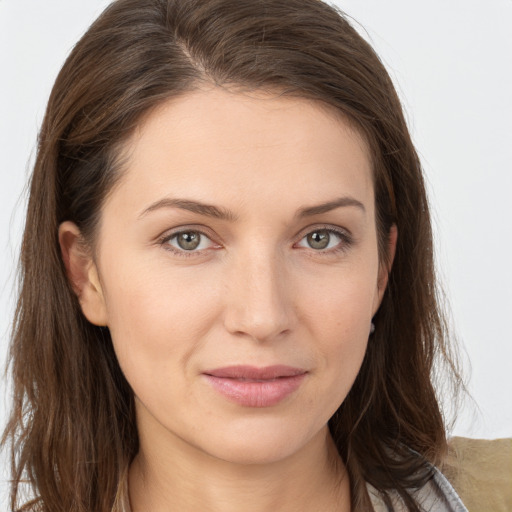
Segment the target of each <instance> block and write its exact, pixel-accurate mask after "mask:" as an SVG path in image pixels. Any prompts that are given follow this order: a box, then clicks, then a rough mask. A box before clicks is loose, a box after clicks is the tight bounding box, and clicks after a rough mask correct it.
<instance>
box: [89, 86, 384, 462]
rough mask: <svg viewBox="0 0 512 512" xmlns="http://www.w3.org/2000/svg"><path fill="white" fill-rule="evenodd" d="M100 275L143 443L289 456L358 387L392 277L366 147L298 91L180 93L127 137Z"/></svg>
mask: <svg viewBox="0 0 512 512" xmlns="http://www.w3.org/2000/svg"><path fill="white" fill-rule="evenodd" d="M92 269H93V270H96V271H97V276H98V279H99V280H98V282H97V283H96V284H95V286H96V288H97V292H98V293H97V297H96V299H97V300H98V301H99V302H98V304H99V306H97V309H96V311H97V310H98V308H99V309H100V310H102V314H103V315H104V318H105V322H106V324H107V325H108V328H109V329H110V332H111V335H112V340H113V343H114V348H115V351H116V354H117V357H118V359H119V364H120V366H121V368H122V370H123V372H124V374H125V376H126V378H127V380H128V382H129V383H130V385H131V387H132V389H133V392H134V393H135V397H136V407H137V421H138V428H139V434H140V437H141V443H142V444H141V445H142V446H145V443H150V444H151V443H153V444H155V443H156V444H157V445H158V446H159V447H160V448H159V449H162V450H164V449H167V448H163V447H171V451H172V449H174V448H178V447H179V448H180V449H185V450H192V451H193V452H200V453H206V454H208V455H211V456H213V457H216V458H220V459H224V460H228V461H236V462H268V461H275V460H278V459H282V458H284V457H287V456H290V455H292V454H294V453H296V452H298V451H300V450H301V449H304V448H305V447H306V446H308V445H309V444H310V443H312V442H313V441H314V439H318V436H321V435H325V433H326V428H327V427H326V424H327V421H328V420H329V418H330V417H331V415H332V414H333V413H334V412H335V411H336V409H337V408H338V407H339V405H340V404H341V403H342V402H343V400H344V399H345V397H346V396H347V393H348V392H349V390H350V387H351V386H352V383H353V382H354V379H355V377H356V375H357V373H358V371H359V368H360V365H361V362H362V360H363V356H364V353H365V350H366V345H367V340H368V335H369V330H370V322H371V318H372V316H373V314H374V313H375V312H376V310H377V308H378V306H379V303H380V300H381V297H382V294H383V291H384V287H385V284H386V272H385V270H383V269H382V268H381V267H380V266H379V259H378V254H377V233H376V228H375V212H374V193H373V185H372V175H371V166H370V161H369V157H368V154H367V151H366V147H365V144H364V142H363V141H362V139H361V138H360V137H359V136H358V134H357V133H356V132H355V131H353V130H352V129H351V128H350V126H349V124H347V123H346V122H344V121H343V120H341V119H340V118H337V117H336V116H335V115H334V114H333V113H331V112H329V111H328V110H326V109H325V108H323V107H320V106H319V105H317V104H315V103H312V102H310V101H307V100H304V99H292V98H289V97H288V98H286V97H277V96H270V95H266V94H263V93H253V94H241V93H231V92H227V91H225V90H222V89H220V88H212V89H210V90H201V91H197V92H193V93H190V94H188V95H186V96H184V97H181V98H178V99H173V100H171V101H169V102H167V103H166V104H164V105H162V106H161V107H160V108H158V109H157V110H156V111H154V112H153V113H151V115H150V116H149V117H148V118H147V119H146V120H145V122H144V123H143V124H142V126H140V128H139V130H138V131H137V132H136V133H135V134H134V136H133V137H132V138H131V140H130V141H129V144H128V146H127V163H126V173H125V174H124V175H123V177H122V179H121V181H120V182H119V184H118V185H117V186H116V187H115V188H114V190H113V192H112V193H111V194H110V196H109V197H108V198H107V200H106V203H105V204H104V207H103V210H102V220H101V225H100V229H99V234H98V243H97V246H96V257H95V263H94V266H93V267H92ZM93 274H94V272H93V273H91V275H93ZM93 279H94V278H93ZM86 300H88V299H86ZM91 300H92V299H91ZM84 311H86V314H87V305H86V307H85V308H84ZM92 316H94V315H92ZM90 319H91V320H92V321H95V318H94V317H93V318H90ZM173 447H174V448H173Z"/></svg>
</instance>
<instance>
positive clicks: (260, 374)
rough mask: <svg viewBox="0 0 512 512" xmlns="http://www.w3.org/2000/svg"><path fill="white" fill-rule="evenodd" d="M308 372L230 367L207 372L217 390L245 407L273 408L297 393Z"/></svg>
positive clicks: (242, 366)
mask: <svg viewBox="0 0 512 512" xmlns="http://www.w3.org/2000/svg"><path fill="white" fill-rule="evenodd" d="M306 375H307V371H306V370H304V369H302V368H294V367H292V366H285V365H274V366H266V367H263V368H257V367H254V366H244V365H240V366H227V367H225V368H216V369H214V370H208V371H205V372H203V376H204V377H205V379H206V380H207V381H208V383H209V384H210V385H211V386H212V387H213V389H215V391H217V392H219V393H220V394H222V395H223V396H224V397H225V398H227V399H228V400H230V401H231V402H235V403H237V404H239V405H241V406H244V407H271V406H273V405H277V404H278V403H279V402H281V401H282V400H284V399H285V398H286V397H288V396H289V395H291V394H292V393H293V392H294V391H296V390H297V389H298V388H299V387H300V385H301V383H302V381H303V380H304V378H305V377H306Z"/></svg>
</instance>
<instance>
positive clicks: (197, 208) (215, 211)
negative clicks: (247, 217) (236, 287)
mask: <svg viewBox="0 0 512 512" xmlns="http://www.w3.org/2000/svg"><path fill="white" fill-rule="evenodd" d="M347 206H353V207H356V208H359V209H360V210H362V211H363V212H366V209H365V207H364V205H363V203H361V201H358V200H357V199H354V198H353V197H348V196H345V197H340V198H338V199H334V200H333V201H329V202H327V203H322V204H319V205H315V206H307V207H303V208H300V209H299V210H298V211H297V213H296V214H295V216H296V217H299V218H304V217H313V216H314V215H320V214H322V213H327V212H330V211H332V210H335V209H336V208H342V207H347ZM161 208H179V209H181V210H188V211H190V212H193V213H197V214H199V215H204V216H206V217H213V218H215V219H220V220H226V221H230V222H234V221H236V220H237V219H238V216H237V215H236V214H235V213H233V212H232V211H231V210H228V209H226V208H220V207H218V206H214V205H211V204H206V203H201V202H199V201H191V200H190V199H177V198H170V197H166V198H164V199H160V200H159V201H156V202H155V203H153V204H151V205H150V206H148V207H147V208H146V209H145V210H144V211H143V212H142V213H141V214H140V215H139V218H142V217H144V216H146V215H147V214H148V213H151V212H153V211H155V210H159V209H161Z"/></svg>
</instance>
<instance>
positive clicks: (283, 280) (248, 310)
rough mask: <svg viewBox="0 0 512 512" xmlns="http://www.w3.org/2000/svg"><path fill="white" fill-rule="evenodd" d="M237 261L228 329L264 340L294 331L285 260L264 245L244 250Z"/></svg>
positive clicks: (232, 274)
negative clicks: (256, 248) (255, 248)
mask: <svg viewBox="0 0 512 512" xmlns="http://www.w3.org/2000/svg"><path fill="white" fill-rule="evenodd" d="M233 263H234V264H233V266H232V272H231V275H230V282H229V291H228V295H229V297H228V300H227V307H226V312H225V325H226V328H227V330H228V331H230V332H231V333H234V334H238V335H246V336H248V337H250V338H253V339H256V340H260V341H263V340H267V339H270V338H273V337H276V336H278V335H280V334H283V333H284V332H286V331H288V330H290V329H291V326H292V323H293V307H292V304H291V300H290V297H291V294H290V293H289V292H290V283H289V282H288V280H287V271H286V268H285V266H286V265H285V262H284V261H283V259H282V258H280V257H279V255H278V254H276V252H275V251H273V250H271V249H269V248H265V249H262V248H261V247H260V248H259V249H258V250H252V251H251V250H248V251H244V252H243V253H240V254H239V256H238V257H237V258H236V262H233Z"/></svg>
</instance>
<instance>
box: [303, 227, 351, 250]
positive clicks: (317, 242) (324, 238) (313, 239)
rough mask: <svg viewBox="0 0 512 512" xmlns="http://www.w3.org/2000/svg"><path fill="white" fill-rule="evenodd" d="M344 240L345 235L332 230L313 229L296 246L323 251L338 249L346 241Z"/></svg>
mask: <svg viewBox="0 0 512 512" xmlns="http://www.w3.org/2000/svg"><path fill="white" fill-rule="evenodd" d="M346 238H347V236H346V235H344V234H342V233H339V232H337V231H334V230H333V229H315V230H314V231H311V232H310V233H308V234H307V235H306V236H305V237H303V238H302V239H301V241H300V242H299V243H298V244H297V245H298V246H299V247H306V248H308V249H314V250H316V251H324V250H328V249H334V248H336V247H338V246H339V245H340V244H341V243H343V242H344V241H346Z"/></svg>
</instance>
